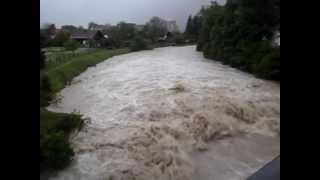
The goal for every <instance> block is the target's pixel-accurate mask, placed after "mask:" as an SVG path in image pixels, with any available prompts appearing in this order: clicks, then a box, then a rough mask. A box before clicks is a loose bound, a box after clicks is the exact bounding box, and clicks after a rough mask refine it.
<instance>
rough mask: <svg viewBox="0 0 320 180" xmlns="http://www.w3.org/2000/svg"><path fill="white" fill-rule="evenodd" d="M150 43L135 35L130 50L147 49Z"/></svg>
mask: <svg viewBox="0 0 320 180" xmlns="http://www.w3.org/2000/svg"><path fill="white" fill-rule="evenodd" d="M147 49H148V44H147V42H146V40H144V39H143V38H142V37H139V36H138V37H135V38H134V39H133V40H132V41H131V43H130V50H131V51H141V50H147Z"/></svg>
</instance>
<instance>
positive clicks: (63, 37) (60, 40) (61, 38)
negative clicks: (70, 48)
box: [52, 31, 70, 46]
mask: <svg viewBox="0 0 320 180" xmlns="http://www.w3.org/2000/svg"><path fill="white" fill-rule="evenodd" d="M69 36H70V35H69V33H67V32H63V31H59V32H58V33H57V34H56V36H55V37H54V39H53V42H52V44H53V45H55V46H63V44H64V43H65V42H67V41H68V39H69Z"/></svg>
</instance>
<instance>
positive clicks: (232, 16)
mask: <svg viewBox="0 0 320 180" xmlns="http://www.w3.org/2000/svg"><path fill="white" fill-rule="evenodd" d="M279 5H280V1H279V0H267V1H256V0H228V1H227V3H226V5H225V6H220V5H219V4H218V3H212V4H211V6H210V7H208V8H203V9H202V10H201V11H200V13H199V15H200V16H199V17H200V18H201V19H200V21H201V22H202V23H198V24H200V25H201V27H200V35H199V40H198V45H197V50H200V51H203V54H204V56H205V57H207V58H212V59H215V60H220V61H222V62H223V63H226V64H230V65H231V66H234V67H238V68H240V69H242V70H245V71H248V72H252V73H255V74H257V75H259V76H261V77H264V78H271V79H278V77H279V75H280V55H279V53H277V51H278V50H277V49H276V48H273V47H272V43H271V42H272V40H273V38H274V36H275V33H276V32H277V30H279V27H280V7H279ZM197 21H199V20H195V18H194V19H193V27H194V30H193V33H194V34H196V32H197V29H198V27H195V24H197Z"/></svg>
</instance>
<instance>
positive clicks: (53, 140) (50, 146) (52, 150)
mask: <svg viewBox="0 0 320 180" xmlns="http://www.w3.org/2000/svg"><path fill="white" fill-rule="evenodd" d="M67 139H68V137H67V136H66V134H65V133H63V132H62V131H58V132H53V133H48V134H45V135H44V136H43V137H42V138H40V163H41V164H42V166H45V167H46V169H50V170H58V169H61V168H63V167H65V166H67V165H68V164H69V163H70V161H71V158H72V156H73V155H74V152H73V150H72V148H71V147H70V145H69V143H68V140H67Z"/></svg>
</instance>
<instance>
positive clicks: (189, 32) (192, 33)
mask: <svg viewBox="0 0 320 180" xmlns="http://www.w3.org/2000/svg"><path fill="white" fill-rule="evenodd" d="M201 26H202V17H201V16H199V15H198V14H197V15H196V16H194V17H192V16H189V18H188V21H187V26H186V30H185V33H184V34H185V36H186V38H188V39H190V40H191V41H197V40H198V37H199V33H200V29H201Z"/></svg>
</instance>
